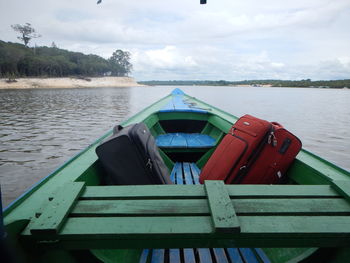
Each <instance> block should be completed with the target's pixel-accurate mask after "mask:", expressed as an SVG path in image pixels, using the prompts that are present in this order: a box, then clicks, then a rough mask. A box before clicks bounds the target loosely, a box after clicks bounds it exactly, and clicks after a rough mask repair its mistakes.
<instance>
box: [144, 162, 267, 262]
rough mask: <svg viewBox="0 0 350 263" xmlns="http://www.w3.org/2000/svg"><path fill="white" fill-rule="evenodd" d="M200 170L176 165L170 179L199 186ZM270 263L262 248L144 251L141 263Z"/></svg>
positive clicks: (188, 164)
mask: <svg viewBox="0 0 350 263" xmlns="http://www.w3.org/2000/svg"><path fill="white" fill-rule="evenodd" d="M199 174H200V169H199V168H198V167H197V165H196V164H195V163H187V162H184V163H179V162H178V163H175V165H174V168H173V170H172V172H171V175H170V178H171V180H172V182H173V183H174V184H184V185H186V184H199ZM216 200H218V199H216ZM149 260H151V261H150V262H151V263H165V262H169V263H175V262H176V263H180V262H181V263H214V262H216V263H229V262H234V263H235V262H237V263H259V262H264V263H268V262H270V260H269V259H268V257H267V256H266V255H265V253H264V251H263V250H262V249H260V248H183V249H179V248H173V249H144V251H143V253H142V256H141V258H140V263H147V262H149Z"/></svg>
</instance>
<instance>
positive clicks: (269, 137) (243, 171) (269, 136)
mask: <svg viewBox="0 0 350 263" xmlns="http://www.w3.org/2000/svg"><path fill="white" fill-rule="evenodd" d="M270 125H271V126H270V129H269V131H268V132H267V133H266V135H265V136H264V137H263V139H262V140H261V142H260V144H259V146H258V148H257V150H256V151H255V152H253V153H252V154H251V155H250V156H249V158H248V159H247V162H246V164H245V165H242V166H241V167H240V168H239V171H238V173H237V176H236V178H235V179H234V180H233V181H232V183H234V184H239V183H240V182H242V180H243V179H244V177H245V176H246V175H247V173H248V172H249V169H250V168H251V167H252V165H253V164H254V162H255V161H256V160H257V159H258V157H259V156H260V153H261V152H262V150H263V149H264V146H265V144H266V143H267V144H271V145H272V146H273V147H275V146H277V139H276V136H275V133H274V132H275V129H274V127H273V125H272V124H270Z"/></svg>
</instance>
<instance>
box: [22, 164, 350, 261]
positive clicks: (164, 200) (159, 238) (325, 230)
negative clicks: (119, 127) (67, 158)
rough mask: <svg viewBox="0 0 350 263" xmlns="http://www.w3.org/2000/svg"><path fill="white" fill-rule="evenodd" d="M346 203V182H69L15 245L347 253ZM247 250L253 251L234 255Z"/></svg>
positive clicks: (182, 178) (36, 213) (349, 218)
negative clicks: (332, 250) (322, 249)
mask: <svg viewBox="0 0 350 263" xmlns="http://www.w3.org/2000/svg"><path fill="white" fill-rule="evenodd" d="M179 167H180V168H179ZM191 168H194V169H191ZM195 168H196V167H195V166H194V165H191V164H183V165H182V166H179V165H177V166H176V170H175V171H174V173H172V178H175V182H177V183H180V182H181V181H185V182H187V181H188V182H189V183H191V182H192V183H193V182H195V181H196V178H195V176H193V173H192V174H191V175H190V176H188V175H189V174H188V173H187V172H186V171H188V170H189V169H190V170H191V171H195V170H196V169H195ZM180 170H183V173H182V176H180V174H181V173H180ZM176 171H178V172H176ZM216 199H220V200H222V202H218V201H217V200H216ZM228 199H229V200H230V202H227V200H228ZM349 201H350V198H349V191H348V186H347V184H346V182H342V181H336V180H334V181H333V182H332V185H224V184H223V182H221V181H206V182H205V184H204V185H194V184H193V185H141V186H140V185H133V186H85V185H84V182H67V185H64V186H62V187H61V188H60V189H57V192H53V193H48V194H47V196H46V199H45V200H43V201H42V205H41V206H38V207H37V208H36V210H34V211H33V217H32V218H31V219H30V222H29V224H28V225H27V226H26V228H25V229H24V230H23V232H22V233H21V241H23V242H27V241H28V242H29V243H30V244H36V245H37V246H39V247H42V248H43V249H46V248H52V249H71V250H74V249H125V248H127V249H133V248H135V249H138V248H142V249H143V248H150V249H160V248H167V249H172V248H182V249H187V248H196V249H197V250H192V251H193V254H194V255H195V258H197V257H202V256H200V255H201V253H199V254H198V252H197V251H198V249H200V248H209V252H210V254H211V255H212V254H213V253H214V254H215V251H216V252H217V251H218V250H215V251H214V250H213V249H211V248H218V247H219V248H220V247H221V248H226V249H224V250H221V251H224V252H225V256H226V257H228V256H229V253H230V252H229V251H231V252H232V250H229V248H247V247H262V248H271V247H281V248H282V247H284V248H293V247H295V248H300V247H304V248H309V247H349V244H350V216H349V215H350V202H349ZM213 205H215V206H216V207H215V208H214V207H213ZM226 207H229V209H226ZM218 218H220V220H217V219H218ZM46 219H49V220H46ZM236 219H237V220H236ZM219 250H220V249H219ZM182 251H183V250H182ZM186 251H187V250H186ZM199 251H207V253H206V254H208V250H199ZM247 251H251V252H252V253H253V254H255V252H256V250H253V249H239V252H240V254H244V253H246V252H247ZM181 253H182V252H180V256H181V255H182V254H181ZM186 253H187V252H186ZM188 253H190V254H191V253H192V252H188ZM203 253H204V254H205V252H203ZM232 253H233V252H232ZM257 253H258V252H257ZM221 254H224V253H223V252H222V253H221ZM152 255H153V253H152ZM172 255H173V254H172ZM202 255H203V254H202ZM174 257H176V253H175V254H174ZM181 257H182V256H181ZM203 257H204V256H203ZM212 259H213V257H212Z"/></svg>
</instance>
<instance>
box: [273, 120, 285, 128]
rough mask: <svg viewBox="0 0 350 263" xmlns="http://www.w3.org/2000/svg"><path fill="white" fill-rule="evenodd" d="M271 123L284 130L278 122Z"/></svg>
mask: <svg viewBox="0 0 350 263" xmlns="http://www.w3.org/2000/svg"><path fill="white" fill-rule="evenodd" d="M271 123H272V125H274V126H278V128H283V125H282V124H280V123H278V122H276V121H273V122H271Z"/></svg>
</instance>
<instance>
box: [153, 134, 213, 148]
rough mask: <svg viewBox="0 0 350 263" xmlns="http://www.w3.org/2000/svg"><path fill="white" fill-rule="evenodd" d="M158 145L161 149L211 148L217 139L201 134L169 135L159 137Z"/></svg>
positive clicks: (157, 139)
mask: <svg viewBox="0 0 350 263" xmlns="http://www.w3.org/2000/svg"><path fill="white" fill-rule="evenodd" d="M156 143H157V146H158V147H160V148H211V147H213V146H215V139H214V138H213V137H211V136H209V135H206V134H200V133H167V134H161V135H158V136H157V138H156Z"/></svg>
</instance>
